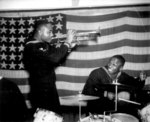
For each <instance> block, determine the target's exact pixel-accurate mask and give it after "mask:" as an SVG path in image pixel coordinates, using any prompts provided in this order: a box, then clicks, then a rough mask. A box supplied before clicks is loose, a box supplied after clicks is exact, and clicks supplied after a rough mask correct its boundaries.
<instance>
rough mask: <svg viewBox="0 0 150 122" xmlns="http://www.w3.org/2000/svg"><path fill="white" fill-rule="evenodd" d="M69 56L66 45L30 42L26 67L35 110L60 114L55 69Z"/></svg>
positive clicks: (26, 50)
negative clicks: (41, 109) (40, 109)
mask: <svg viewBox="0 0 150 122" xmlns="http://www.w3.org/2000/svg"><path fill="white" fill-rule="evenodd" d="M67 54H68V47H67V46H66V45H63V44H60V45H50V44H49V43H47V42H39V41H32V42H28V43H27V44H26V46H25V49H24V55H23V60H24V65H25V69H26V70H27V71H28V72H29V75H30V76H29V84H30V87H31V91H30V101H31V105H32V107H33V108H37V107H39V108H45V109H48V110H51V111H54V112H59V107H60V103H59V97H58V93H57V89H56V85H55V81H56V76H55V71H54V70H55V67H56V66H58V65H59V63H60V62H61V61H62V60H63V59H65V57H66V56H67Z"/></svg>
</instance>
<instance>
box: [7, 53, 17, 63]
mask: <svg viewBox="0 0 150 122" xmlns="http://www.w3.org/2000/svg"><path fill="white" fill-rule="evenodd" d="M9 57H10V60H14V61H15V58H16V56H15V55H14V53H12V54H11V55H10V56H9Z"/></svg>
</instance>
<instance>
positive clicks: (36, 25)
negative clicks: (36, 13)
mask: <svg viewBox="0 0 150 122" xmlns="http://www.w3.org/2000/svg"><path fill="white" fill-rule="evenodd" d="M47 24H51V23H50V22H48V21H47V20H46V19H39V20H36V21H35V23H34V25H33V31H32V32H31V33H30V34H29V35H28V36H27V38H26V41H25V42H26V43H27V42H29V41H31V40H34V35H35V34H36V33H37V31H38V30H39V29H40V28H41V27H42V26H44V25H47Z"/></svg>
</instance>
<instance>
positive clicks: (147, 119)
mask: <svg viewBox="0 0 150 122" xmlns="http://www.w3.org/2000/svg"><path fill="white" fill-rule="evenodd" d="M139 113H140V116H141V121H142V122H150V104H147V105H146V106H145V107H144V108H142V109H141V110H140V111H139Z"/></svg>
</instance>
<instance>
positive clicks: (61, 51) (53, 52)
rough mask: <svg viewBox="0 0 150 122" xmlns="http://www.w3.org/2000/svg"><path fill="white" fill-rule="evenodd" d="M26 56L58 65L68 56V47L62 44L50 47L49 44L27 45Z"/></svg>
mask: <svg viewBox="0 0 150 122" xmlns="http://www.w3.org/2000/svg"><path fill="white" fill-rule="evenodd" d="M25 50H26V52H27V53H28V54H27V55H30V56H31V58H35V59H37V60H43V61H44V60H45V61H49V62H50V63H54V64H55V63H59V62H60V61H61V59H62V58H65V56H67V54H68V47H67V46H66V45H64V44H61V45H60V46H58V47H56V46H50V45H49V44H43V43H42V44H27V45H26V49H25Z"/></svg>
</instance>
